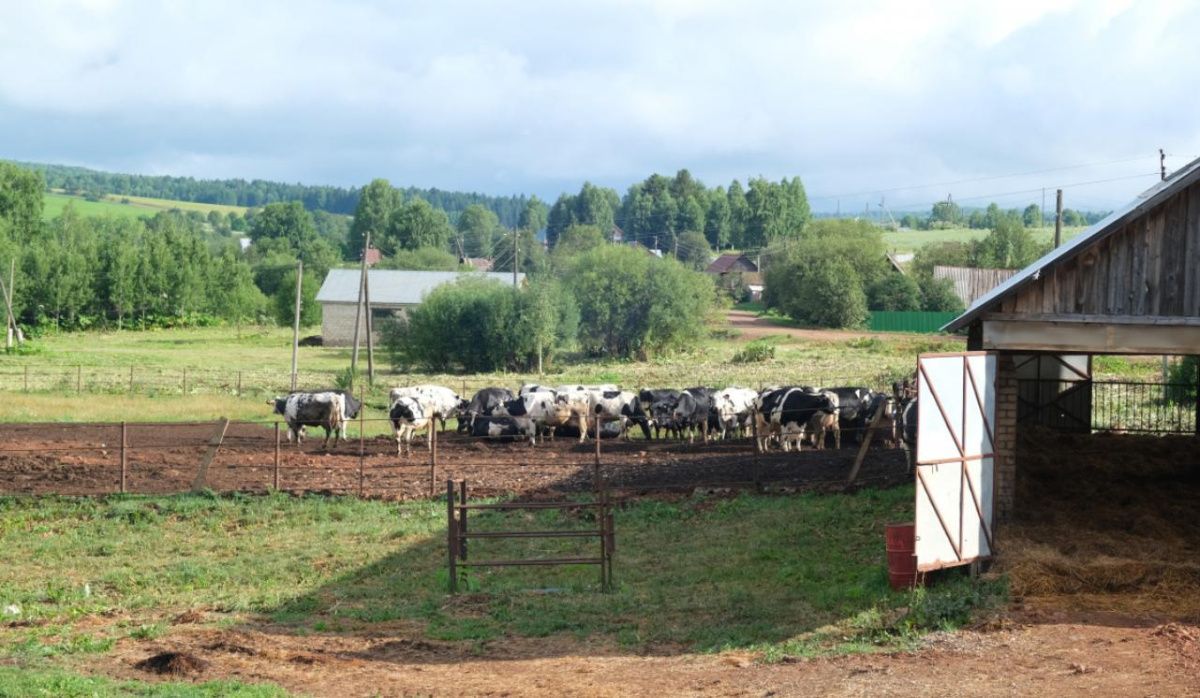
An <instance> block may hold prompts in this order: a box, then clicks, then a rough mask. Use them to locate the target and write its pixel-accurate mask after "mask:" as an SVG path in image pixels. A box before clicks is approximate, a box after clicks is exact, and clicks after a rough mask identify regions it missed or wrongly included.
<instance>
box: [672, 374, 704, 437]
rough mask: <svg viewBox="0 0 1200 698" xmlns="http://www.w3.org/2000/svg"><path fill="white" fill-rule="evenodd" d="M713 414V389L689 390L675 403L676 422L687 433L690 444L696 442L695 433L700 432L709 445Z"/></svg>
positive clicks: (683, 392)
mask: <svg viewBox="0 0 1200 698" xmlns="http://www.w3.org/2000/svg"><path fill="white" fill-rule="evenodd" d="M712 412H713V391H712V389H711V388H701V387H697V388H687V389H685V390H683V391H682V392H681V393H680V394H679V401H678V402H676V403H675V420H676V422H678V424H679V427H680V429H682V430H683V431H686V432H687V435H688V443H691V442H693V441H695V438H696V435H695V432H697V431H699V432H701V434H702V435H703V437H704V443H708V427H709V418H710V417H711V416H712Z"/></svg>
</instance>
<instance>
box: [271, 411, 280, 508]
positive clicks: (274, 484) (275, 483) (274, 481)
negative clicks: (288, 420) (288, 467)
mask: <svg viewBox="0 0 1200 698" xmlns="http://www.w3.org/2000/svg"><path fill="white" fill-rule="evenodd" d="M271 489H273V490H275V491H276V492H278V491H279V421H278V420H276V422H275V464H274V466H273V467H272V468H271Z"/></svg>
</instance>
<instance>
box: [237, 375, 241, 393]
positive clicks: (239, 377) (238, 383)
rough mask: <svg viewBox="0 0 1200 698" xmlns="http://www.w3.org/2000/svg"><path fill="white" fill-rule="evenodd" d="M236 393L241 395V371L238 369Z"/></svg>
mask: <svg viewBox="0 0 1200 698" xmlns="http://www.w3.org/2000/svg"><path fill="white" fill-rule="evenodd" d="M237 394H238V395H241V394H242V372H241V371H238V377H237Z"/></svg>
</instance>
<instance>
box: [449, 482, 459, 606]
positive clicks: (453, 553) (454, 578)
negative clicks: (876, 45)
mask: <svg viewBox="0 0 1200 698" xmlns="http://www.w3.org/2000/svg"><path fill="white" fill-rule="evenodd" d="M457 547H458V531H457V527H456V526H455V525H454V481H453V480H446V549H447V551H448V556H449V564H448V565H447V569H448V570H449V572H450V593H451V594H454V593H457V592H458V569H457V564H456V563H457V558H458V550H457Z"/></svg>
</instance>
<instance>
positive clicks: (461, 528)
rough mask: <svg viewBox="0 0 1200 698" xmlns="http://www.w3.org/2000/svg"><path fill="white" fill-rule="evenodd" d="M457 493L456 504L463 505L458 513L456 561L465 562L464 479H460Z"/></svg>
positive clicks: (465, 483)
mask: <svg viewBox="0 0 1200 698" xmlns="http://www.w3.org/2000/svg"><path fill="white" fill-rule="evenodd" d="M458 491H459V493H458V503H459V504H461V505H463V507H464V508H463V509H460V510H459V513H458V532H459V534H460V536H459V539H458V559H459V560H462V561H463V562H466V561H467V538H466V535H467V510H466V508H465V507H466V506H467V479H466V478H465V477H464V478H463V479H462V481H461V482H459V483H458Z"/></svg>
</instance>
